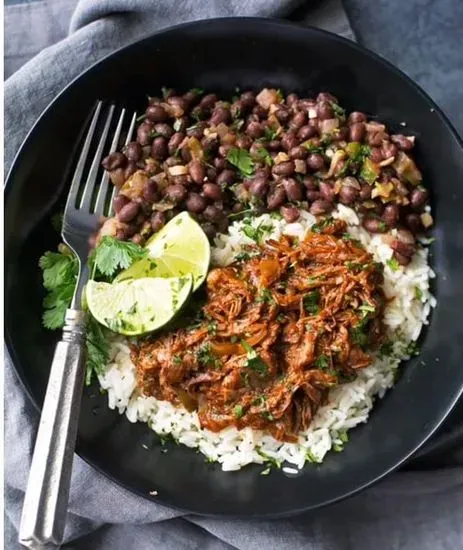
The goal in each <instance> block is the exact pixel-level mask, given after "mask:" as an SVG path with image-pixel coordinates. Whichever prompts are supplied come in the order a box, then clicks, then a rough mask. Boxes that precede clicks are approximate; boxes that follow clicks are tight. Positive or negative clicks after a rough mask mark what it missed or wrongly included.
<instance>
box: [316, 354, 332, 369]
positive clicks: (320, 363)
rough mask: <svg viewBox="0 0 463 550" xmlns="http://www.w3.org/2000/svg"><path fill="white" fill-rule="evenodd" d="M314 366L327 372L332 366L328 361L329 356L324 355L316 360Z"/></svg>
mask: <svg viewBox="0 0 463 550" xmlns="http://www.w3.org/2000/svg"><path fill="white" fill-rule="evenodd" d="M314 365H315V366H316V367H317V369H320V370H327V369H328V368H329V366H330V360H329V359H328V356H327V355H325V354H322V355H320V356H319V357H317V359H315V361H314Z"/></svg>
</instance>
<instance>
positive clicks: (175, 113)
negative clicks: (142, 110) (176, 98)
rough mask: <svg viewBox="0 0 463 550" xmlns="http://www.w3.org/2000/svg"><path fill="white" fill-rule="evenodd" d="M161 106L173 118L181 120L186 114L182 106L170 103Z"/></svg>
mask: <svg viewBox="0 0 463 550" xmlns="http://www.w3.org/2000/svg"><path fill="white" fill-rule="evenodd" d="M161 106H162V107H163V108H164V110H165V111H166V112H167V114H168V115H169V116H171V117H172V118H180V117H181V116H183V115H184V114H185V113H184V111H183V109H182V108H181V107H180V105H171V104H170V103H161Z"/></svg>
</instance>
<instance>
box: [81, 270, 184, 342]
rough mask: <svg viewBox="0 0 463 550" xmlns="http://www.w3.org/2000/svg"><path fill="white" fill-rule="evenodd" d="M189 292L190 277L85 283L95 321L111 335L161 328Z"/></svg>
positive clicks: (172, 316)
mask: <svg viewBox="0 0 463 550" xmlns="http://www.w3.org/2000/svg"><path fill="white" fill-rule="evenodd" d="M192 290H193V276H192V275H191V274H188V275H185V276H184V277H168V278H164V277H148V278H146V277H144V278H141V279H128V280H125V281H121V282H118V283H117V282H113V283H111V284H110V283H102V282H96V281H89V282H88V284H87V290H86V297H87V304H88V308H89V310H90V312H91V314H92V315H93V317H95V319H96V320H97V321H98V322H99V323H101V324H102V325H104V326H106V327H108V328H109V329H110V330H112V331H113V332H117V333H119V334H124V335H125V336H139V335H141V334H145V333H147V332H152V331H154V330H157V329H159V328H161V327H163V326H164V325H165V324H167V323H168V322H169V321H171V320H172V319H173V318H174V317H175V315H176V313H178V311H179V310H180V309H181V308H182V306H183V304H184V303H185V302H186V300H187V299H188V297H189V296H190V294H191V292H192Z"/></svg>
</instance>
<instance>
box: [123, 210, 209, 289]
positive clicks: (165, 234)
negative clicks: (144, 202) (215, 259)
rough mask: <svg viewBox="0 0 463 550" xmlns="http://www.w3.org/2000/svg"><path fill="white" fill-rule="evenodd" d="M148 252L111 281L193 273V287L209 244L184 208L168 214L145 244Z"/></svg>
mask: <svg viewBox="0 0 463 550" xmlns="http://www.w3.org/2000/svg"><path fill="white" fill-rule="evenodd" d="M145 248H147V249H148V251H149V252H148V256H147V257H146V258H143V260H139V261H138V262H135V263H134V264H132V265H131V266H130V267H129V268H128V269H126V270H125V271H122V272H121V273H119V275H118V276H117V277H116V279H115V280H114V282H121V281H125V280H128V279H138V278H140V277H183V276H185V275H187V274H191V275H192V276H193V290H196V289H197V288H198V287H199V286H200V285H201V284H202V282H203V281H204V279H205V278H206V275H207V270H208V268H209V262H210V259H211V247H210V245H209V241H208V240H207V237H206V234H205V233H204V231H203V230H202V229H201V227H200V225H199V224H198V223H197V222H195V220H194V219H193V218H191V217H190V215H189V214H188V213H187V212H181V213H180V214H178V215H177V216H175V218H172V219H171V220H170V222H169V223H168V224H166V225H165V226H164V227H163V228H162V229H161V230H160V231H158V232H157V233H156V234H155V235H153V236H152V237H151V238H150V239H149V240H148V242H147V243H146V245H145Z"/></svg>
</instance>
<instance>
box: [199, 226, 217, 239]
mask: <svg viewBox="0 0 463 550" xmlns="http://www.w3.org/2000/svg"><path fill="white" fill-rule="evenodd" d="M201 227H202V229H203V231H204V233H206V236H207V238H208V239H210V240H212V239H213V238H214V237H215V236H216V234H217V228H216V227H215V225H214V224H213V223H211V222H204V223H202V224H201Z"/></svg>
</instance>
